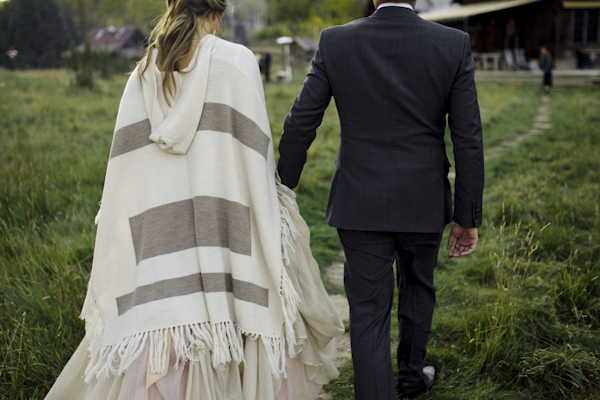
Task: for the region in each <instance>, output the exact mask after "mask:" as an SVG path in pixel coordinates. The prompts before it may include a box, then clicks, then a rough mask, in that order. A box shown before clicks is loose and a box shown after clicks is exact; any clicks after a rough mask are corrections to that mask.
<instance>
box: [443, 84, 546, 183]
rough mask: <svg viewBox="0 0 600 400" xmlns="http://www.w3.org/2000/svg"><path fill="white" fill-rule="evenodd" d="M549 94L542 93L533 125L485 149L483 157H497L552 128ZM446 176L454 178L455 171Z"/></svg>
mask: <svg viewBox="0 0 600 400" xmlns="http://www.w3.org/2000/svg"><path fill="white" fill-rule="evenodd" d="M549 103H550V96H548V95H543V96H542V101H541V104H540V106H539V107H538V109H537V114H536V116H535V118H534V119H533V121H534V122H533V125H532V126H531V128H530V129H529V130H528V131H527V132H526V133H524V134H522V135H519V136H517V137H516V138H515V139H514V140H509V141H505V142H501V143H500V144H498V145H496V146H494V147H491V148H489V149H486V150H485V154H484V157H485V159H486V160H491V159H494V158H497V157H501V156H502V155H503V154H504V153H505V152H506V150H507V149H510V148H513V147H518V146H519V145H520V144H521V143H522V142H524V141H525V140H527V139H531V138H532V137H535V136H539V135H541V134H543V133H544V131H546V130H548V129H550V128H552V122H551V119H550V104H549ZM448 178H456V171H454V170H451V171H450V173H449V174H448Z"/></svg>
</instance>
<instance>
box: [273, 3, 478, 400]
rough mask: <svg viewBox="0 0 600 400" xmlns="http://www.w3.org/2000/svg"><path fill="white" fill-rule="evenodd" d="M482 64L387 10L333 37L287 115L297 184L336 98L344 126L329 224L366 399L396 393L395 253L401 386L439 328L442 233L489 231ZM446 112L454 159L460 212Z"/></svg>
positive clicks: (463, 41) (360, 394) (460, 39)
mask: <svg viewBox="0 0 600 400" xmlns="http://www.w3.org/2000/svg"><path fill="white" fill-rule="evenodd" d="M473 67H474V63H473V59H472V57H471V52H470V40H469V36H468V35H467V34H466V33H464V32H461V31H459V30H455V29H451V28H447V27H444V26H441V25H439V24H435V23H431V22H427V21H424V20H423V19H421V18H420V17H419V16H417V15H416V14H415V13H414V12H413V11H411V10H409V9H405V8H398V7H386V8H381V9H379V10H378V11H377V12H375V14H373V15H372V16H371V17H369V18H363V19H360V20H357V21H354V22H352V23H349V24H347V25H344V26H337V27H332V28H329V29H326V30H325V31H323V33H322V35H321V39H320V41H319V49H318V51H317V53H316V55H315V58H314V60H313V64H312V69H311V72H310V73H309V75H308V77H307V79H306V81H305V82H304V87H303V88H302V91H301V92H300V95H299V96H298V98H297V99H296V101H295V103H294V106H293V108H292V110H291V111H290V113H289V115H288V117H287V119H286V122H285V126H284V134H283V136H282V138H281V142H280V144H279V153H280V158H279V164H278V170H279V174H280V176H281V179H282V181H283V183H284V184H286V185H288V186H289V187H291V188H294V187H296V186H297V184H298V180H299V178H300V174H301V172H302V168H303V166H304V163H305V162H306V152H307V150H308V148H309V147H310V145H311V143H312V141H313V140H314V138H315V135H316V128H317V127H318V126H319V125H320V123H321V121H322V117H323V112H324V111H325V109H326V108H327V106H328V104H329V102H330V99H331V97H332V96H333V97H334V98H335V101H336V106H337V109H338V112H339V117H340V124H341V131H340V145H339V151H338V156H337V161H336V167H335V173H334V176H333V182H332V185H331V192H330V196H329V204H328V206H327V222H328V223H329V225H331V226H333V227H336V228H338V232H339V234H340V240H341V241H342V244H343V245H344V250H345V254H346V269H345V287H346V293H347V295H348V298H349V302H350V307H351V321H350V324H351V328H350V331H351V335H352V344H353V360H354V364H355V392H356V398H357V399H378V400H381V399H387V398H390V399H392V398H395V393H393V380H390V379H389V378H390V377H391V362H390V361H389V309H390V307H391V301H392V298H393V285H394V283H393V271H392V264H393V261H394V258H395V257H396V255H397V257H398V261H399V263H398V265H399V268H400V270H401V271H400V272H399V273H398V276H399V277H400V276H402V282H400V283H399V284H400V286H401V298H400V300H401V302H400V307H399V316H400V320H401V324H402V327H401V330H402V333H401V343H400V349H399V356H398V358H399V359H398V361H399V375H398V379H399V381H400V382H401V383H405V384H413V383H415V382H417V381H418V380H419V379H421V372H420V371H421V369H422V364H423V358H424V356H425V344H426V341H427V336H428V334H429V331H430V329H431V315H432V313H433V307H434V304H435V285H434V284H433V267H434V266H435V263H436V261H437V252H438V248H439V243H440V240H441V232H442V231H443V229H444V226H445V225H446V224H447V223H449V222H451V221H452V220H454V221H455V222H456V223H458V224H460V225H462V226H464V227H474V226H479V225H480V224H481V200H482V192H483V181H484V176H483V145H482V132H481V122H480V117H479V106H478V104H477V92H476V89H475V82H474V79H473V76H474V68H473ZM446 116H448V124H449V126H450V129H451V138H452V142H453V144H454V155H455V164H456V166H455V167H456V181H455V204H454V213H452V200H451V189H450V183H449V181H448V178H447V174H448V168H449V163H448V159H447V157H446V153H445V145H444V132H445V127H446ZM452 214H453V215H452ZM390 282H391V284H390ZM386 315H387V317H386ZM386 329H387V349H386V348H385V347H386V343H385V340H386ZM378 352H379V353H378ZM386 352H387V353H386ZM400 353H401V354H400ZM386 357H387V360H388V361H387V362H386ZM382 376H383V378H382ZM388 381H391V382H392V383H391V389H390V382H388Z"/></svg>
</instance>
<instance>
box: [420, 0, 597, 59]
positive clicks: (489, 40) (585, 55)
mask: <svg viewBox="0 0 600 400" xmlns="http://www.w3.org/2000/svg"><path fill="white" fill-rule="evenodd" d="M420 16H421V17H422V18H424V19H427V20H430V21H435V22H439V23H441V24H444V25H448V26H452V27H455V28H458V29H462V30H464V31H467V32H468V33H469V34H470V36H471V45H472V51H473V53H474V55H475V56H477V55H478V54H488V55H490V57H491V56H492V55H494V54H496V55H498V54H501V55H502V58H503V59H505V57H504V54H506V50H516V49H519V50H520V51H521V53H518V52H517V55H518V54H522V55H524V56H525V57H526V58H527V59H535V58H537V57H538V55H539V49H540V47H541V46H546V47H547V48H548V50H549V51H550V53H552V54H553V55H554V57H555V60H557V66H558V67H559V68H560V67H562V68H575V67H578V68H600V24H599V17H600V1H574V0H507V1H482V0H462V4H461V5H456V6H454V7H451V8H448V9H445V10H441V11H431V12H425V13H422V14H420ZM513 54H514V53H513ZM514 62H516V60H514ZM504 64H508V63H507V62H504ZM505 66H506V67H509V65H505Z"/></svg>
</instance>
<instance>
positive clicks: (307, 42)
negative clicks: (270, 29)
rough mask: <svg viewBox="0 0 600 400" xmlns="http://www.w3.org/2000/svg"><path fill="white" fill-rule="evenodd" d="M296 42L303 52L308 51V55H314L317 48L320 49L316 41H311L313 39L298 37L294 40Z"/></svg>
mask: <svg viewBox="0 0 600 400" xmlns="http://www.w3.org/2000/svg"><path fill="white" fill-rule="evenodd" d="M294 42H295V43H296V44H297V45H298V46H299V47H300V48H301V49H302V50H304V51H306V52H307V53H314V52H315V51H317V48H318V47H319V45H318V44H317V42H316V41H315V40H314V39H311V38H302V37H298V36H296V37H295V38H294Z"/></svg>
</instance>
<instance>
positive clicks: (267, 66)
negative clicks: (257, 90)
mask: <svg viewBox="0 0 600 400" xmlns="http://www.w3.org/2000/svg"><path fill="white" fill-rule="evenodd" d="M260 67H261V68H260V70H261V72H262V73H263V74H265V81H266V82H271V53H270V52H269V49H267V48H265V49H263V52H262V57H261V59H260Z"/></svg>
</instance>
